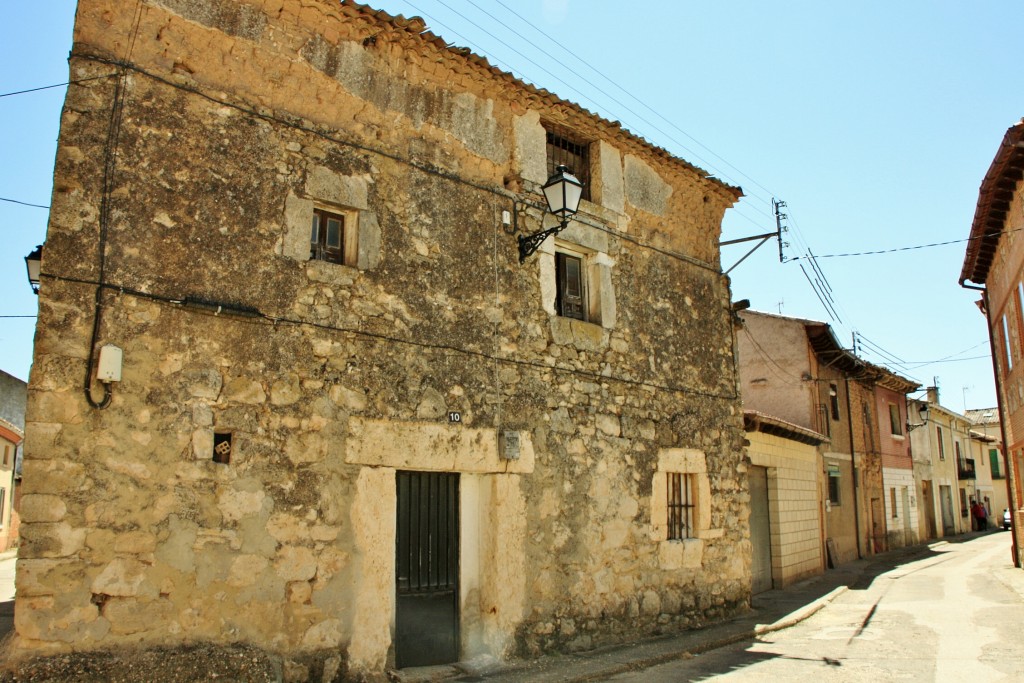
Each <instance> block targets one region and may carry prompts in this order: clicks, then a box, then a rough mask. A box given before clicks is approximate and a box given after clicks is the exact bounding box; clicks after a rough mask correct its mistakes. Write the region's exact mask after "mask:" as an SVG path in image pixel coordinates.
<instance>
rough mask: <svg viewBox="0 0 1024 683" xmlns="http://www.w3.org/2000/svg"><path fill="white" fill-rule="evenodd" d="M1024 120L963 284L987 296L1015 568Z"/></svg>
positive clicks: (970, 249)
mask: <svg viewBox="0 0 1024 683" xmlns="http://www.w3.org/2000/svg"><path fill="white" fill-rule="evenodd" d="M1022 177H1024V121H1021V122H1018V123H1016V124H1014V125H1013V126H1011V127H1010V128H1009V129H1008V130H1007V131H1006V134H1005V135H1004V136H1003V141H1002V143H1001V144H1000V145H999V148H998V150H996V155H995V158H994V159H993V160H992V164H991V166H989V169H988V172H987V173H986V174H985V177H984V178H983V179H982V181H981V188H980V190H979V191H978V205H977V208H976V209H975V213H974V222H973V223H972V224H971V232H970V240H969V241H968V243H967V252H966V254H965V255H964V264H963V268H962V269H961V270H960V285H961V286H962V287H965V288H968V289H976V290H980V291H981V301H980V308H981V310H982V313H983V314H984V315H985V319H986V323H987V325H986V327H987V329H988V333H989V340H990V342H991V349H992V355H993V357H994V359H995V363H994V364H993V365H994V373H995V380H996V398H997V399H998V402H999V413H1000V415H999V417H1000V420H999V424H1000V425H1001V426H1002V429H1003V436H1002V437H1001V438H1000V439H999V441H1000V442H1001V443H1002V444H1003V448H1004V453H1005V457H1006V478H1007V485H1008V488H1009V495H1010V501H1009V508H1010V511H1011V513H1012V515H1013V533H1012V540H1013V563H1014V566H1016V567H1018V568H1020V567H1021V563H1022V553H1021V544H1022V542H1024V530H1022V528H1021V527H1022V525H1024V490H1022V488H1021V479H1020V477H1021V471H1022V469H1024V399H1022V397H1024V370H1022V368H1024V348H1022V345H1024V241H1022V239H1021V231H1022V230H1024V193H1022V191H1021V182H1020V181H1021V178H1022Z"/></svg>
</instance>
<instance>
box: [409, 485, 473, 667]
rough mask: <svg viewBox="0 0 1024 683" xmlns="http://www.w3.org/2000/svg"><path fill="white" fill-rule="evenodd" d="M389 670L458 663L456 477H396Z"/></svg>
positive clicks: (457, 487)
mask: <svg viewBox="0 0 1024 683" xmlns="http://www.w3.org/2000/svg"><path fill="white" fill-rule="evenodd" d="M396 476H397V481H396V484H397V490H398V519H397V527H398V528H397V534H396V543H395V547H396V556H395V574H396V576H395V584H396V585H395V588H396V594H397V600H396V616H395V664H396V665H397V666H398V667H399V668H403V667H408V666H429V665H433V664H447V663H450V662H455V661H458V658H459V475H458V474H453V473H448V472H398V473H397V474H396Z"/></svg>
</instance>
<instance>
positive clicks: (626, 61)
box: [0, 0, 1024, 411]
mask: <svg viewBox="0 0 1024 683" xmlns="http://www.w3.org/2000/svg"><path fill="white" fill-rule="evenodd" d="M371 4H372V6H374V7H376V8H379V9H383V10H385V11H387V12H390V13H392V14H403V15H405V16H412V15H418V16H422V17H423V18H424V19H425V20H426V22H427V24H428V26H429V27H430V29H431V30H433V31H434V32H435V33H437V34H439V35H441V36H443V37H445V38H446V39H447V40H448V41H449V42H451V43H454V44H457V45H461V46H466V47H470V48H471V49H472V50H473V51H475V52H477V53H480V54H483V55H485V56H487V57H488V58H489V59H491V61H492V62H493V63H495V64H496V65H498V66H499V67H501V68H504V69H506V70H510V71H512V72H513V73H515V74H516V75H518V76H520V77H522V78H524V79H525V80H528V81H530V82H533V83H535V84H537V85H539V86H542V87H545V88H547V89H549V90H551V91H553V92H555V93H557V94H558V95H560V96H562V97H564V98H566V99H570V100H573V101H575V102H578V103H580V104H582V105H583V106H585V107H587V108H588V109H590V110H592V111H595V112H597V113H600V114H602V115H604V116H606V117H608V118H610V119H613V120H618V121H621V122H622V123H623V124H624V125H625V126H626V127H627V128H629V129H630V130H632V131H633V132H635V133H637V134H639V135H641V136H643V137H645V138H647V139H648V140H650V141H652V142H654V143H655V144H658V145H661V146H663V147H665V148H667V149H668V150H669V151H671V152H673V153H675V154H677V155H679V156H681V157H683V158H685V159H687V160H688V161H691V162H692V163H695V164H697V165H699V166H701V167H703V168H705V169H707V170H709V171H711V172H712V173H714V174H715V175H717V176H719V177H721V178H723V179H725V180H726V181H728V182H731V183H733V184H736V185H740V186H741V187H743V189H744V191H745V192H746V194H747V195H748V196H747V198H745V199H744V200H743V201H742V202H741V204H740V205H739V206H738V207H737V208H736V209H733V210H731V211H730V212H729V213H728V215H727V217H726V222H725V235H724V237H725V238H726V239H729V238H737V237H743V236H746V235H751V234H755V233H760V232H767V231H769V230H772V229H774V225H775V223H774V219H773V217H772V213H771V198H772V197H773V196H775V197H778V198H781V199H783V200H785V201H786V202H787V203H788V207H787V213H788V214H789V217H790V218H789V221H788V224H789V226H790V227H791V228H792V230H791V232H790V233H789V235H788V236H787V241H789V242H791V243H792V247H791V248H788V249H787V250H786V253H787V255H788V256H802V255H804V254H805V253H806V251H807V250H808V249H810V250H811V251H813V252H814V253H815V254H817V255H819V256H825V255H829V254H842V253H849V252H862V251H874V250H882V249H895V248H900V247H909V246H916V245H925V244H932V243H936V242H947V241H952V240H964V239H966V237H967V236H968V233H969V230H970V225H971V221H972V218H973V216H974V208H975V204H976V201H977V192H978V186H979V184H980V182H981V179H982V177H983V176H984V174H985V171H986V170H987V169H988V166H989V164H990V163H991V161H992V157H993V156H994V154H995V152H996V148H997V146H998V144H999V142H1000V140H1001V139H1002V136H1003V133H1004V132H1005V131H1006V129H1007V128H1008V127H1009V126H1010V125H1011V124H1013V123H1014V122H1015V121H1017V120H1019V119H1020V118H1021V117H1022V116H1024V87H1022V86H1024V76H1022V73H1024V72H1022V70H1021V69H1022V66H1024V41H1021V39H1020V37H1019V28H1020V26H1022V25H1024V3H1021V2H1019V0H990V1H989V2H984V3H966V2H951V1H944V0H928V1H925V0H917V1H908V2H898V3H896V2H891V1H887V2H880V1H868V2H858V3H832V2H820V1H806V2H785V3H768V2H753V1H746V2H707V1H706V0H704V1H701V2H691V1H690V0H675V1H668V0H663V1H660V2H653V1H651V2H643V1H642V0H638V1H637V2H634V3H630V4H629V5H627V4H625V3H622V2H613V1H612V0H590V1H584V0H519V1H518V2H514V1H513V0H412V1H408V0H376V1H375V2H372V3H371ZM73 12H74V2H70V1H68V0H47V1H46V2H38V3H36V2H32V3H29V2H20V3H13V2H11V3H5V6H4V7H3V8H2V9H0V13H2V14H0V92H4V93H6V92H11V91H16V90H22V89H27V88H33V87H39V86H44V85H50V84H53V83H61V82H64V81H66V80H67V63H66V59H67V54H68V51H69V49H70V45H71V23H72V19H73ZM524 19H525V21H524ZM537 29H540V31H542V32H543V33H541V32H538V30H537ZM544 34H546V35H544ZM552 38H553V39H555V40H552ZM140 39H144V37H141V38H140ZM563 48H564V49H565V50H568V51H569V52H568V53H567V52H566V51H565V50H563ZM563 65H564V66H563ZM62 99H63V90H62V89H54V90H48V91H42V92H38V93H32V94H27V95H17V96H12V97H3V98H0V136H2V148H3V151H4V155H3V159H4V162H5V163H3V164H0V197H4V198H8V199H16V200H19V201H23V202H28V203H35V204H48V203H49V197H50V190H51V184H52V166H53V155H54V149H55V141H56V137H57V132H58V123H59V114H60V107H61V102H62ZM0 224H2V225H3V228H4V230H5V235H6V236H7V245H8V248H7V249H5V250H4V256H3V259H4V260H3V267H2V268H0V278H2V279H0V291H2V292H3V297H2V303H0V315H8V316H9V315H32V314H34V313H35V309H36V302H35V297H34V296H33V295H32V294H31V292H30V291H29V288H28V285H27V282H26V280H25V273H24V263H23V260H22V259H23V257H24V256H25V255H26V254H27V253H28V252H29V251H31V249H32V248H33V247H34V246H35V245H36V244H39V243H41V242H42V241H43V240H44V236H45V225H46V211H45V210H41V209H35V208H31V207H25V206H20V205H16V204H11V203H9V202H0ZM964 249H965V243H964V242H959V243H957V244H953V245H948V246H941V247H933V248H925V249H916V250H910V251H900V252H896V253H892V254H885V255H875V256H856V257H842V258H819V260H818V266H819V267H820V269H821V271H822V272H823V274H824V275H825V278H826V280H827V282H828V286H829V287H830V288H831V296H832V297H833V298H834V300H835V305H834V306H835V309H836V313H837V315H838V319H834V318H833V317H832V316H831V315H830V313H829V311H827V310H826V309H825V308H824V307H823V305H822V304H821V303H820V302H819V300H818V296H817V295H816V294H815V293H814V291H813V290H812V289H811V287H810V285H809V284H808V283H807V280H806V279H805V276H804V274H803V272H802V271H801V269H800V264H801V263H805V262H803V261H795V262H788V263H779V260H778V250H777V247H776V245H775V244H774V243H769V244H766V245H764V246H763V247H762V248H761V249H760V250H759V251H758V252H757V253H755V254H754V255H753V256H751V257H750V258H749V259H748V260H747V261H745V262H744V263H743V264H741V265H740V266H739V267H738V268H736V270H734V271H733V273H732V277H733V298H734V299H742V298H749V299H750V300H751V302H752V304H753V308H754V309H756V310H762V311H769V312H775V313H778V312H780V310H781V312H782V313H783V314H785V315H791V316H796V317H805V318H812V319H817V320H823V321H825V322H829V323H831V324H832V325H833V327H834V328H835V330H836V333H837V335H838V337H839V339H840V341H842V342H843V343H844V344H846V345H847V346H849V345H850V344H851V343H852V341H851V340H852V334H853V332H854V331H856V332H858V333H859V334H860V335H862V337H863V338H864V339H866V340H867V341H866V342H865V344H866V345H865V346H863V347H862V348H861V349H860V352H861V355H862V356H863V357H865V358H866V359H867V360H870V361H872V362H877V363H884V362H886V361H887V360H892V359H897V360H898V361H900V363H901V364H902V365H900V366H896V367H895V368H894V369H896V370H897V371H898V372H900V373H901V374H904V375H906V376H909V377H911V378H913V379H915V380H917V381H919V382H921V383H922V384H924V385H927V384H931V383H932V379H933V377H937V378H938V381H939V384H940V387H941V390H942V402H943V404H944V405H946V406H948V407H949V408H952V409H953V410H957V411H960V410H962V409H964V407H965V405H966V407H968V408H972V407H983V406H991V405H995V391H994V388H993V380H992V368H991V361H990V360H989V358H988V352H989V349H988V338H987V333H986V330H985V325H984V319H983V318H982V316H981V314H980V313H979V312H978V309H977V308H976V306H975V305H974V301H975V300H976V299H977V296H976V293H974V292H968V291H965V290H963V289H961V288H960V287H959V286H958V284H957V279H958V277H959V274H960V267H961V265H962V263H963V256H964ZM744 251H745V249H744V248H743V247H739V246H737V247H729V248H727V249H726V250H725V251H724V254H723V263H724V264H725V265H726V267H728V266H729V265H731V264H732V263H733V262H734V261H736V260H738V259H739V258H740V257H741V256H742V255H743V253H744ZM805 268H807V269H808V271H809V272H813V271H811V269H810V264H806V263H805ZM0 324H2V327H0V369H4V370H6V371H7V372H10V373H11V374H14V375H16V376H18V377H21V378H23V379H24V378H26V377H27V374H28V369H29V365H30V363H31V341H32V330H33V325H34V320H32V319H22V318H2V319H0ZM979 356H980V358H979ZM963 359H973V360H963ZM940 360H941V361H942V362H932V361H940ZM926 363H927V364H926ZM965 400H966V404H965Z"/></svg>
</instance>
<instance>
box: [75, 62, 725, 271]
mask: <svg viewBox="0 0 1024 683" xmlns="http://www.w3.org/2000/svg"><path fill="white" fill-rule="evenodd" d="M72 56H73V57H76V58H79V59H87V60H90V61H94V62H99V63H103V64H107V65H111V66H123V67H124V68H125V69H129V70H131V71H134V72H135V73H138V74H141V75H143V76H146V77H147V78H150V79H152V80H154V81H157V82H158V83H162V84H164V85H166V86H169V87H171V88H175V89H177V90H182V91H184V92H188V93H191V94H193V95H196V96H199V97H202V98H203V99H206V100H208V101H210V102H213V103H215V104H218V105H221V106H225V107H230V108H232V109H235V110H236V111H239V112H241V113H243V114H245V115H247V116H251V117H253V118H256V119H260V120H263V121H269V122H272V123H277V124H280V125H283V126H287V127H289V128H292V129H294V130H299V131H302V132H305V133H309V134H311V135H316V136H317V137H320V138H322V139H324V140H328V141H330V142H333V143H336V144H339V145H344V146H346V147H350V148H352V149H357V150H360V151H363V152H369V153H371V154H376V155H378V156H381V157H383V158H386V159H390V160H392V161H395V162H398V163H401V164H404V165H406V166H408V167H410V168H414V169H416V170H418V171H421V172H423V173H428V174H430V175H433V176H436V177H438V178H443V179H445V180H449V181H451V182H454V183H459V184H461V185H464V186H466V187H472V188H475V189H477V190H480V191H482V192H488V193H491V194H494V195H498V196H501V197H504V198H506V199H509V200H512V201H513V202H516V203H518V204H523V205H525V206H528V207H531V208H535V209H539V210H546V209H545V208H544V207H541V206H540V205H538V204H531V203H530V202H527V201H524V200H523V199H521V198H520V196H519V195H518V194H516V193H514V192H511V191H509V190H505V189H504V188H498V187H494V186H490V185H484V184H482V183H477V182H473V181H471V180H467V179H466V178H463V177H462V176H460V175H458V174H456V173H454V172H450V171H445V170H442V169H439V168H436V167H433V166H428V165H426V164H424V163H421V162H417V161H414V160H412V159H408V158H406V157H402V156H399V155H398V154H395V153H393V152H388V151H387V150H385V149H382V148H377V147H371V146H370V145H367V144H363V143H360V142H355V141H353V140H346V139H345V138H341V137H338V136H337V135H334V134H331V133H327V132H325V131H323V130H320V129H317V128H315V127H312V126H308V125H305V124H303V123H301V122H300V121H299V120H298V119H296V120H294V121H289V120H286V119H283V118H280V117H276V116H272V115H270V114H267V113H263V112H258V111H255V110H253V109H249V108H247V107H244V106H242V105H240V104H237V103H235V102H231V101H229V100H226V99H221V98H218V97H214V96H213V95H210V94H208V93H205V92H203V91H202V90H200V89H198V88H194V87H189V86H186V85H183V84H180V83H175V82H173V81H169V80H167V79H165V78H162V77H160V76H157V75H156V74H153V73H151V72H148V71H146V70H145V69H143V68H141V67H139V66H136V65H134V64H127V63H124V64H122V63H119V62H116V61H114V60H111V59H109V58H106V57H100V56H98V55H89V54H79V53H74V54H73V55H72ZM573 220H574V221H575V222H577V223H582V224H584V225H586V226H587V227H590V228H594V229H595V230H600V231H601V232H605V233H607V234H609V235H612V236H614V237H616V238H618V239H621V240H624V241H627V242H630V243H632V244H635V245H636V246H638V247H641V248H643V249H647V250H650V251H653V252H656V253H659V254H662V255H664V256H668V257H670V258H673V259H676V260H678V261H682V262H685V263H688V264H690V265H693V266H696V267H699V268H702V269H705V270H709V271H711V272H713V273H715V274H717V275H721V274H722V272H721V270H720V269H719V268H717V267H715V266H713V265H712V264H710V263H707V262H706V261H702V260H700V259H697V258H694V257H692V256H689V255H687V254H683V253H680V252H677V251H673V250H671V249H666V248H664V247H659V246H656V245H654V244H651V243H649V242H644V241H643V240H640V239H639V238H637V237H635V236H633V235H631V234H629V233H626V232H623V231H620V230H617V229H615V228H610V227H608V226H605V225H601V224H600V223H596V222H593V221H590V220H588V219H587V217H586V216H584V215H581V214H576V216H575V217H574V218H573Z"/></svg>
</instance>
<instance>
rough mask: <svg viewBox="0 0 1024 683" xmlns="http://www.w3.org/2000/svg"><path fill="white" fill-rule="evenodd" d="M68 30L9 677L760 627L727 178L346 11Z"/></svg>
mask: <svg viewBox="0 0 1024 683" xmlns="http://www.w3.org/2000/svg"><path fill="white" fill-rule="evenodd" d="M74 41H75V42H74V49H73V52H72V54H71V57H70V71H71V78H70V80H71V81H72V84H71V85H70V86H69V88H68V94H67V101H66V104H65V107H64V112H63V118H62V123H61V133H60V140H59V147H58V154H57V160H56V169H55V181H54V193H53V197H52V209H51V215H50V223H49V228H48V233H47V239H46V243H45V245H44V250H43V262H42V271H43V272H42V278H41V279H42V284H41V288H40V294H39V303H40V307H39V308H40V311H39V323H38V330H37V342H36V348H35V360H34V367H33V372H32V378H31V383H30V385H29V406H28V418H27V430H26V431H27V436H26V444H27V445H26V460H25V465H24V481H25V496H24V503H23V527H22V533H23V538H24V546H23V550H22V554H21V559H20V561H19V565H18V574H17V595H18V598H17V617H16V630H17V639H16V641H15V644H14V646H15V651H16V654H18V656H19V657H22V658H25V657H31V656H35V655H42V654H47V653H62V652H68V651H70V650H72V649H73V650H75V651H88V650H102V649H107V648H119V649H120V648H123V647H124V646H127V645H138V646H144V647H150V646H183V645H188V644H191V643H212V644H214V645H217V646H227V645H232V644H248V645H251V646H256V647H258V648H261V649H263V650H265V651H266V652H269V653H271V654H273V655H274V656H279V657H282V658H283V660H284V663H285V671H286V673H288V677H290V678H292V679H301V678H302V677H303V676H307V675H308V676H310V677H316V678H317V680H320V679H321V678H323V679H324V680H328V679H329V678H331V677H344V676H345V675H351V676H356V675H362V674H364V673H367V672H369V673H374V672H378V673H379V672H381V671H383V670H385V669H387V668H391V667H403V666H408V665H414V664H421V663H426V662H439V661H452V660H456V659H460V658H468V657H474V656H478V655H492V656H495V657H498V658H509V657H516V656H534V655H537V654H539V653H543V652H549V651H571V650H579V649H585V648H591V647H596V646H599V645H603V644H607V643H611V642H617V641H620V640H623V639H626V638H633V637H637V636H643V635H650V634H656V633H662V632H668V631H673V630H679V629H685V628H690V627H695V626H698V625H701V624H704V623H706V622H708V621H710V620H714V619H718V618H721V617H723V616H725V615H728V614H730V613H732V612H733V611H735V610H737V609H740V608H743V607H745V606H746V605H747V604H748V602H749V597H750V541H749V529H748V514H749V512H748V510H749V508H748V483H747V469H746V460H745V455H744V450H743V442H744V432H743V422H742V414H741V410H740V402H739V397H738V393H737V375H736V370H735V365H734V353H733V345H734V334H733V324H734V318H733V316H734V314H733V313H732V311H731V307H730V292H729V283H728V279H727V278H726V277H725V276H724V275H723V274H722V272H721V267H720V263H719V252H718V239H719V233H720V225H721V220H722V216H723V214H724V212H725V211H726V209H728V208H729V207H730V206H732V205H733V204H734V203H735V202H736V201H737V200H738V198H739V197H740V191H739V189H738V188H734V187H731V186H728V185H726V184H724V183H722V182H720V181H718V180H716V179H714V178H710V177H709V176H708V174H707V173H706V172H704V171H702V170H700V169H698V168H696V167H694V166H692V165H690V164H688V163H687V162H685V161H683V160H681V159H678V158H675V157H673V156H671V155H669V154H668V153H666V152H665V151H664V150H662V149H660V148H657V147H655V146H653V145H651V144H650V143H647V142H645V141H644V140H642V139H640V138H637V137H635V136H633V135H631V134H629V133H628V132H627V131H625V130H623V129H622V128H621V127H620V126H619V125H618V124H616V123H612V122H609V121H606V120H603V119H600V118H598V117H596V116H594V115H592V114H590V113H588V112H586V111H585V110H583V109H581V108H580V107H579V106H577V105H574V104H572V103H570V102H567V101H564V100H561V99H559V98H557V97H555V96H554V95H552V94H551V93H548V92H546V91H543V90H538V89H536V88H534V87H532V86H529V85H527V84H525V83H523V82H521V81H519V80H517V79H515V78H514V77H513V76H511V75H509V74H506V73H503V72H501V71H499V70H497V69H495V68H493V67H492V66H490V65H489V64H488V63H487V62H486V61H485V60H484V59H482V58H480V57H477V56H475V55H473V54H471V53H469V52H468V51H466V50H463V49H460V48H456V47H451V46H450V45H449V44H448V43H446V42H445V41H444V40H443V39H441V38H439V37H437V36H435V35H433V34H432V33H430V32H429V31H427V30H426V27H425V26H424V24H423V22H422V21H421V20H419V19H417V18H413V19H405V18H402V17H392V16H388V15H386V14H384V13H381V12H377V11H374V10H372V9H370V8H368V7H365V6H362V5H358V4H355V3H353V2H349V1H345V2H340V3H339V2H329V1H328V0H248V1H245V2H242V1H240V0H239V1H233V0H141V2H126V1H125V0H80V2H79V3H78V9H77V17H76V25H75V34H74ZM559 163H563V164H566V165H568V166H570V167H571V168H572V170H573V171H574V173H576V174H577V175H578V176H579V177H580V178H581V179H582V180H584V182H585V183H586V185H585V191H586V195H585V196H584V201H583V202H582V205H581V209H580V212H579V214H578V215H577V217H576V220H574V221H573V222H572V223H571V224H570V226H569V228H568V229H566V230H564V231H563V232H561V233H560V234H559V235H557V237H554V238H549V239H547V240H546V241H545V242H544V243H543V244H542V246H541V248H540V250H539V251H538V252H537V253H536V254H534V255H532V256H529V257H528V258H526V259H525V260H524V261H523V262H520V258H519V254H518V251H517V235H519V236H521V235H525V234H527V233H533V232H535V231H538V230H540V229H541V228H542V227H546V226H550V225H552V224H553V217H551V216H550V215H548V214H546V212H545V210H544V209H543V199H542V197H541V194H540V192H539V188H540V186H541V184H543V183H544V182H545V181H546V179H547V178H548V176H549V175H550V174H551V171H552V168H553V166H555V165H556V164H559ZM83 384H84V385H85V387H86V389H85V391H83Z"/></svg>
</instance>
